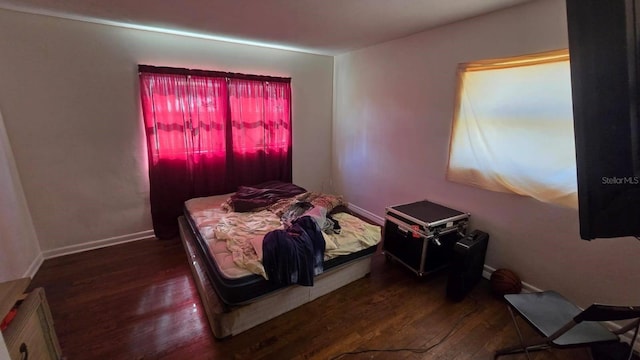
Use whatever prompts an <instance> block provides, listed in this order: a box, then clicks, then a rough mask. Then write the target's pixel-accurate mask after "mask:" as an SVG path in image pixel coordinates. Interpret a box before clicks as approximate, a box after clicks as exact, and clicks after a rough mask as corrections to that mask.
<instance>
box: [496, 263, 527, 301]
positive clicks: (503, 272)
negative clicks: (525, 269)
mask: <svg viewBox="0 0 640 360" xmlns="http://www.w3.org/2000/svg"><path fill="white" fill-rule="evenodd" d="M489 282H490V283H491V290H492V291H493V293H494V294H496V295H499V296H502V295H505V294H518V293H520V291H521V290H522V281H520V278H519V277H518V275H517V274H516V273H514V272H513V271H511V270H509V269H498V270H496V271H494V272H493V273H492V274H491V277H490V278H489Z"/></svg>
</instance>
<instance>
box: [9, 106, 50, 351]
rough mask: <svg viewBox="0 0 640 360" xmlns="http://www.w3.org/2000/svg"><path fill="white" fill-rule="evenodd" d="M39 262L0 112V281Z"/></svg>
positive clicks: (32, 268)
mask: <svg viewBox="0 0 640 360" xmlns="http://www.w3.org/2000/svg"><path fill="white" fill-rule="evenodd" d="M41 263H42V257H41V256H40V246H39V245H38V238H37V237H36V233H35V230H34V228H33V222H32V220H31V214H30V213H29V208H28V207H27V201H26V199H25V196H24V192H23V190H22V184H21V182H20V176H19V175H18V170H17V169H16V164H15V161H14V158H13V153H12V151H11V145H10V144H9V138H8V137H7V132H6V129H5V126H4V121H3V118H2V112H0V282H3V281H8V280H13V279H16V278H21V277H23V276H25V275H27V276H31V275H32V273H34V272H35V271H36V270H37V268H38V267H39V266H40V264H41ZM0 316H4V315H2V314H0ZM0 345H1V344H0ZM1 350H2V349H1V348H0V355H1V352H2V351H1Z"/></svg>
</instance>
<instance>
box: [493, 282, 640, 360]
mask: <svg viewBox="0 0 640 360" xmlns="http://www.w3.org/2000/svg"><path fill="white" fill-rule="evenodd" d="M504 298H505V300H506V301H507V303H508V307H507V308H508V309H509V313H510V314H511V318H512V319H513V323H514V325H515V326H516V331H517V333H518V338H519V339H520V345H515V346H510V347H507V348H504V349H500V350H498V351H496V353H495V355H494V359H496V358H497V357H498V356H502V355H508V354H520V353H525V354H526V355H527V359H530V358H529V352H530V351H537V350H543V349H547V348H549V347H559V348H563V347H578V346H589V345H592V344H595V343H601V342H608V341H619V340H620V338H619V335H620V334H624V333H626V332H627V331H629V330H631V329H633V328H635V333H634V335H633V340H632V341H631V346H630V348H631V349H630V350H629V358H631V355H632V353H633V344H634V343H635V340H636V337H637V335H638V328H639V327H640V306H613V305H601V304H593V305H591V306H589V307H588V308H586V309H585V310H582V309H580V308H579V307H577V306H576V305H574V304H573V303H571V302H570V301H569V300H567V299H566V298H564V297H563V296H562V295H560V294H558V293H557V292H555V291H544V292H536V293H524V294H508V295H505V296H504ZM514 312H515V314H514ZM515 315H519V316H520V317H522V318H523V319H525V320H526V321H527V323H529V325H531V327H533V328H534V329H535V330H536V331H537V332H538V333H539V334H540V335H541V337H536V338H533V339H529V340H527V341H525V340H524V339H523V338H522V333H521V332H520V328H519V327H518V322H517V319H516V316H515ZM629 319H633V321H631V322H629V323H628V324H626V325H625V326H623V327H621V328H620V329H618V330H615V331H611V330H609V329H608V328H606V327H605V326H603V325H602V324H600V322H601V321H617V320H629Z"/></svg>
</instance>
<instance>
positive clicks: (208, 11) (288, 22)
mask: <svg viewBox="0 0 640 360" xmlns="http://www.w3.org/2000/svg"><path fill="white" fill-rule="evenodd" d="M528 1H532V0H181V1H175V0H64V1H60V0H0V8H4V9H9V10H16V11H23V12H29V13H36V14H43V15H51V16H58V17H64V18H71V19H76V20H85V21H92V22H98V23H106V24H116V25H123V26H131V27H137V28H141V27H150V28H154V29H156V28H159V29H166V30H171V31H181V32H189V33H195V34H200V35H203V36H205V37H209V38H214V39H220V40H230V41H238V42H243V43H251V44H262V45H267V46H274V47H279V48H285V49H291V50H297V51H304V52H309V53H315V54H323V55H337V54H341V53H344V52H348V51H351V50H354V49H358V48H362V47H366V46H369V45H373V44H377V43H380V42H384V41H388V40H392V39H397V38H400V37H404V36H407V35H410V34H414V33H417V32H420V31H424V30H426V29H429V28H433V27H436V26H440V25H443V24H447V23H451V22H455V21H459V20H462V19H466V18H470V17H473V16H477V15H481V14H485V13H488V12H492V11H496V10H499V9H502V8H506V7H510V6H514V5H517V4H521V3H525V2H528Z"/></svg>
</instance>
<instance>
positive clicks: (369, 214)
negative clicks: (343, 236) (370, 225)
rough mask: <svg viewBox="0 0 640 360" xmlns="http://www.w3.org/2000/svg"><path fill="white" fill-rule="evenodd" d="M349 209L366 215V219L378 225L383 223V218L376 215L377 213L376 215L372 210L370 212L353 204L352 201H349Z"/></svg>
mask: <svg viewBox="0 0 640 360" xmlns="http://www.w3.org/2000/svg"><path fill="white" fill-rule="evenodd" d="M349 209H350V210H351V211H353V212H354V213H356V214H358V215H360V216H364V217H366V218H367V219H369V220H371V221H373V222H375V223H376V224H378V225H380V226H382V225H384V218H383V217H380V216H378V215H376V214H374V213H372V212H370V211H368V210H365V209H363V208H361V207H360V206H357V205H354V204H353V203H349Z"/></svg>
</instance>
